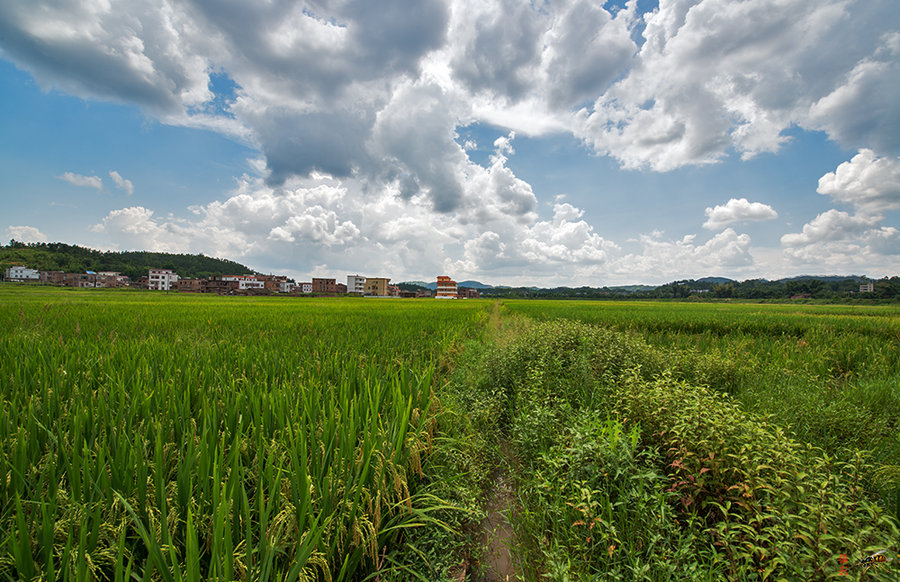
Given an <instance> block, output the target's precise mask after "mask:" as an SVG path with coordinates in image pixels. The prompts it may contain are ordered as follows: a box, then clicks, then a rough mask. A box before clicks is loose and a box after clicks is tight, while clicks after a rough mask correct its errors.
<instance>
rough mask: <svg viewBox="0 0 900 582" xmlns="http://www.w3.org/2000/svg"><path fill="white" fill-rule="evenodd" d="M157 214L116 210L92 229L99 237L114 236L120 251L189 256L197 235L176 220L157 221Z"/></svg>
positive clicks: (135, 209) (140, 208)
mask: <svg viewBox="0 0 900 582" xmlns="http://www.w3.org/2000/svg"><path fill="white" fill-rule="evenodd" d="M153 215H154V212H153V211H152V210H150V209H149V208H145V207H143V206H130V207H128V208H122V209H119V210H113V211H111V212H110V213H109V214H107V215H106V216H105V217H104V218H103V220H102V221H101V222H100V223H98V224H95V225H94V226H93V227H91V230H93V231H94V232H97V233H106V234H110V235H111V237H110V238H111V239H112V240H113V241H114V243H115V246H116V247H117V248H121V249H123V250H128V249H138V250H152V251H159V252H174V253H180V252H189V250H190V249H191V248H192V247H193V243H194V242H201V241H195V240H194V236H195V233H194V232H192V230H191V229H190V228H189V227H186V226H185V225H184V224H179V221H176V220H173V219H171V218H170V219H162V220H159V219H156V218H154V216H153ZM201 244H202V243H201Z"/></svg>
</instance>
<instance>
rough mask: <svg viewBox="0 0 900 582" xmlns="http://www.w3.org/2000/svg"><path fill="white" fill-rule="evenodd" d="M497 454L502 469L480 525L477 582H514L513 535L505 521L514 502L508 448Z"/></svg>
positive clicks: (502, 446)
mask: <svg viewBox="0 0 900 582" xmlns="http://www.w3.org/2000/svg"><path fill="white" fill-rule="evenodd" d="M500 450H501V452H502V453H503V456H504V457H505V461H506V462H504V463H503V465H504V466H502V467H498V468H497V472H496V474H495V475H494V487H493V490H492V491H491V497H490V498H489V500H488V503H487V507H485V511H486V512H487V517H485V519H484V521H482V522H481V536H480V538H481V543H482V547H483V548H484V553H483V555H482V558H481V559H482V561H481V564H480V566H481V568H479V571H476V573H475V574H476V577H475V580H478V581H480V582H517V581H518V580H519V578H518V576H517V573H516V564H515V561H514V559H513V557H512V554H511V553H510V548H511V547H512V545H513V542H514V539H515V534H514V532H513V529H512V526H511V525H510V523H509V519H507V513H508V511H509V510H510V508H511V507H512V503H513V500H514V497H515V496H514V494H513V485H512V481H511V479H510V478H509V475H508V469H507V467H508V466H509V465H510V462H509V461H510V454H509V448H508V446H507V444H506V443H501V446H500Z"/></svg>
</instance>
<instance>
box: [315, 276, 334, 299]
mask: <svg viewBox="0 0 900 582" xmlns="http://www.w3.org/2000/svg"><path fill="white" fill-rule="evenodd" d="M312 292H313V293H324V294H327V295H334V294H335V293H337V288H336V282H335V280H334V279H321V278H318V277H313V280H312Z"/></svg>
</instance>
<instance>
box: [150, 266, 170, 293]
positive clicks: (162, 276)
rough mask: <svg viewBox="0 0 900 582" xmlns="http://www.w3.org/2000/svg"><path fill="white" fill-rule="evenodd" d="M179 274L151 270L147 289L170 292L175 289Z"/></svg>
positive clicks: (167, 270) (165, 270)
mask: <svg viewBox="0 0 900 582" xmlns="http://www.w3.org/2000/svg"><path fill="white" fill-rule="evenodd" d="M177 281H178V273H176V272H174V271H172V270H170V269H150V277H149V279H148V282H147V288H148V289H152V290H154V291H168V290H170V289H173V288H174V287H175V283H176V282H177Z"/></svg>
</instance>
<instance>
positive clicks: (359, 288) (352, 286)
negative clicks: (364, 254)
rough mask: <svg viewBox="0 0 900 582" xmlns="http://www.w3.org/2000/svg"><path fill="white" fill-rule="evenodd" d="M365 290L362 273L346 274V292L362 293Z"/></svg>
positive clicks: (364, 280)
mask: <svg viewBox="0 0 900 582" xmlns="http://www.w3.org/2000/svg"><path fill="white" fill-rule="evenodd" d="M365 292H366V278H365V277H363V276H362V275H347V293H357V294H359V295H364V294H365Z"/></svg>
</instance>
